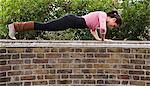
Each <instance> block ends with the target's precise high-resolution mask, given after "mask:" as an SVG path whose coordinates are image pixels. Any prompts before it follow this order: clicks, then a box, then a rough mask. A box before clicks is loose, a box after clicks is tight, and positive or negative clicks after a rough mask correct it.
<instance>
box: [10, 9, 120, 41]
mask: <svg viewBox="0 0 150 86" xmlns="http://www.w3.org/2000/svg"><path fill="white" fill-rule="evenodd" d="M121 21H122V20H121V17H120V16H119V15H118V13H117V11H112V12H109V13H105V12H103V11H95V12H91V13H89V14H87V15H84V16H76V15H73V14H68V15H65V16H63V17H61V18H59V19H56V20H53V21H50V22H47V23H38V22H34V21H33V22H14V23H12V24H9V25H8V27H9V37H10V38H11V39H14V40H15V39H16V37H15V33H16V32H20V31H27V30H42V31H59V30H65V29H68V28H74V29H77V28H89V30H90V32H91V34H92V35H93V36H94V38H95V39H96V40H102V41H107V39H105V35H106V33H107V27H109V28H118V27H119V26H120V25H121ZM97 29H99V30H100V31H99V34H100V37H99V35H98V33H97Z"/></svg>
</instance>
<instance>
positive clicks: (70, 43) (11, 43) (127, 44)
mask: <svg viewBox="0 0 150 86" xmlns="http://www.w3.org/2000/svg"><path fill="white" fill-rule="evenodd" d="M5 47H8V48H9V47H10V48H11V47H14V48H15V47H16V48H17V47H23V48H27V47H119V48H150V41H112V42H102V41H93V40H0V48H5Z"/></svg>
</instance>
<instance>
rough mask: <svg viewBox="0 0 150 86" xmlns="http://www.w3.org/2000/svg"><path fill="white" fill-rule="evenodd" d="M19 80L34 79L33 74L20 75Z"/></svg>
mask: <svg viewBox="0 0 150 86" xmlns="http://www.w3.org/2000/svg"><path fill="white" fill-rule="evenodd" d="M21 80H35V76H21Z"/></svg>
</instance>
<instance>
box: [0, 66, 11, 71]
mask: <svg viewBox="0 0 150 86" xmlns="http://www.w3.org/2000/svg"><path fill="white" fill-rule="evenodd" d="M8 70H11V66H0V71H8Z"/></svg>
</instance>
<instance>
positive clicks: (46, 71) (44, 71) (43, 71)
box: [33, 70, 49, 74]
mask: <svg viewBox="0 0 150 86" xmlns="http://www.w3.org/2000/svg"><path fill="white" fill-rule="evenodd" d="M48 73H49V71H48V70H34V71H33V74H48Z"/></svg>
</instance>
